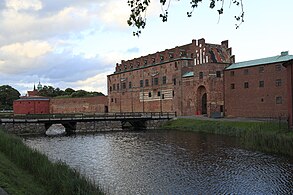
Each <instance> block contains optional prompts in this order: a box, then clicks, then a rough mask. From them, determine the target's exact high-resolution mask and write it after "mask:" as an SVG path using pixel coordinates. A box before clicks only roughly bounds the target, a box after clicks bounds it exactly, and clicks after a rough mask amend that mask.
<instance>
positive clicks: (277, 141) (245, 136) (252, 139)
mask: <svg viewBox="0 0 293 195" xmlns="http://www.w3.org/2000/svg"><path fill="white" fill-rule="evenodd" d="M162 128H163V129H176V130H181V131H194V132H203V133H213V134H221V135H228V136H234V137H238V138H240V141H241V144H242V145H243V146H244V147H245V148H248V149H252V150H259V151H262V152H267V153H275V154H281V155H285V156H289V157H293V131H292V130H288V128H287V125H286V124H285V123H279V122H273V121H270V122H252V121H227V120H200V119H184V118H180V119H175V120H171V121H169V122H167V123H165V124H164V125H163V126H162Z"/></svg>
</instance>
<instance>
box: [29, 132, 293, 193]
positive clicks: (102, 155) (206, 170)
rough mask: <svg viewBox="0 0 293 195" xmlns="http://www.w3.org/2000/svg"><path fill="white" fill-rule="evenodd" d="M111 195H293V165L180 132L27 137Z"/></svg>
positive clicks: (233, 144) (222, 140)
mask: <svg viewBox="0 0 293 195" xmlns="http://www.w3.org/2000/svg"><path fill="white" fill-rule="evenodd" d="M25 143H27V144H28V145H29V146H31V147H33V148H36V149H38V150H40V151H41V152H43V153H45V154H47V155H48V156H49V157H50V158H51V159H52V160H59V159H60V160H62V161H65V162H66V163H67V164H69V165H70V166H71V167H73V168H75V169H77V170H79V171H81V172H82V173H83V174H85V175H87V176H89V177H90V178H93V179H94V180H95V182H96V183H99V184H100V185H101V186H103V187H104V188H105V189H106V190H108V191H109V192H110V194H292V193H293V190H292V189H293V184H292V180H293V163H292V162H293V161H292V159H291V160H290V159H286V158H281V157H276V156H272V155H265V154H262V153H258V152H251V151H247V150H243V149H240V148H239V147H238V146H237V140H235V139H232V138H227V137H222V136H215V135H207V134H196V133H192V132H178V131H146V132H114V133H103V134H95V135H78V136H68V137H38V138H26V140H25Z"/></svg>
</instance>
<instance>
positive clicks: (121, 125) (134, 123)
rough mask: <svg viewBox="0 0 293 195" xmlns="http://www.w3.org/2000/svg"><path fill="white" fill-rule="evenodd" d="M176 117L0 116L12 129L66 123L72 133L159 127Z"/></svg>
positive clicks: (30, 130) (38, 129) (34, 130)
mask: <svg viewBox="0 0 293 195" xmlns="http://www.w3.org/2000/svg"><path fill="white" fill-rule="evenodd" d="M174 117H176V113H170V112H147V113H141V112H135V113H134V112H127V113H101V114H99V113H96V114H51V115H47V114H46V115H10V116H9V117H2V118H0V125H1V126H2V127H3V129H4V130H5V131H7V132H8V133H14V134H45V133H46V131H47V130H48V129H49V128H50V127H51V126H52V125H53V124H62V125H63V126H64V127H65V131H66V133H67V134H72V133H82V132H100V131H119V130H123V129H133V130H137V129H140V130H143V129H156V128H158V127H159V126H160V125H161V124H162V123H164V122H166V121H168V120H170V119H172V118H174Z"/></svg>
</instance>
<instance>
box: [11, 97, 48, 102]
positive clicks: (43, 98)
mask: <svg viewBox="0 0 293 195" xmlns="http://www.w3.org/2000/svg"><path fill="white" fill-rule="evenodd" d="M23 100H28V101H29V100H50V98H48V97H43V96H21V97H20V99H18V100H16V101H23Z"/></svg>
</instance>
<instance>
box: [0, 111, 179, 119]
mask: <svg viewBox="0 0 293 195" xmlns="http://www.w3.org/2000/svg"><path fill="white" fill-rule="evenodd" d="M176 116H177V115H176V112H109V113H74V114H58V113H56V114H14V115H5V116H0V120H1V119H10V120H13V121H14V120H38V119H39V120H41V119H43V120H49V121H50V120H57V119H58V120H78V119H81V120H85V119H101V118H105V119H112V118H113V119H121V118H158V119H161V118H167V119H169V118H173V117H176ZM1 121H2V120H1Z"/></svg>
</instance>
